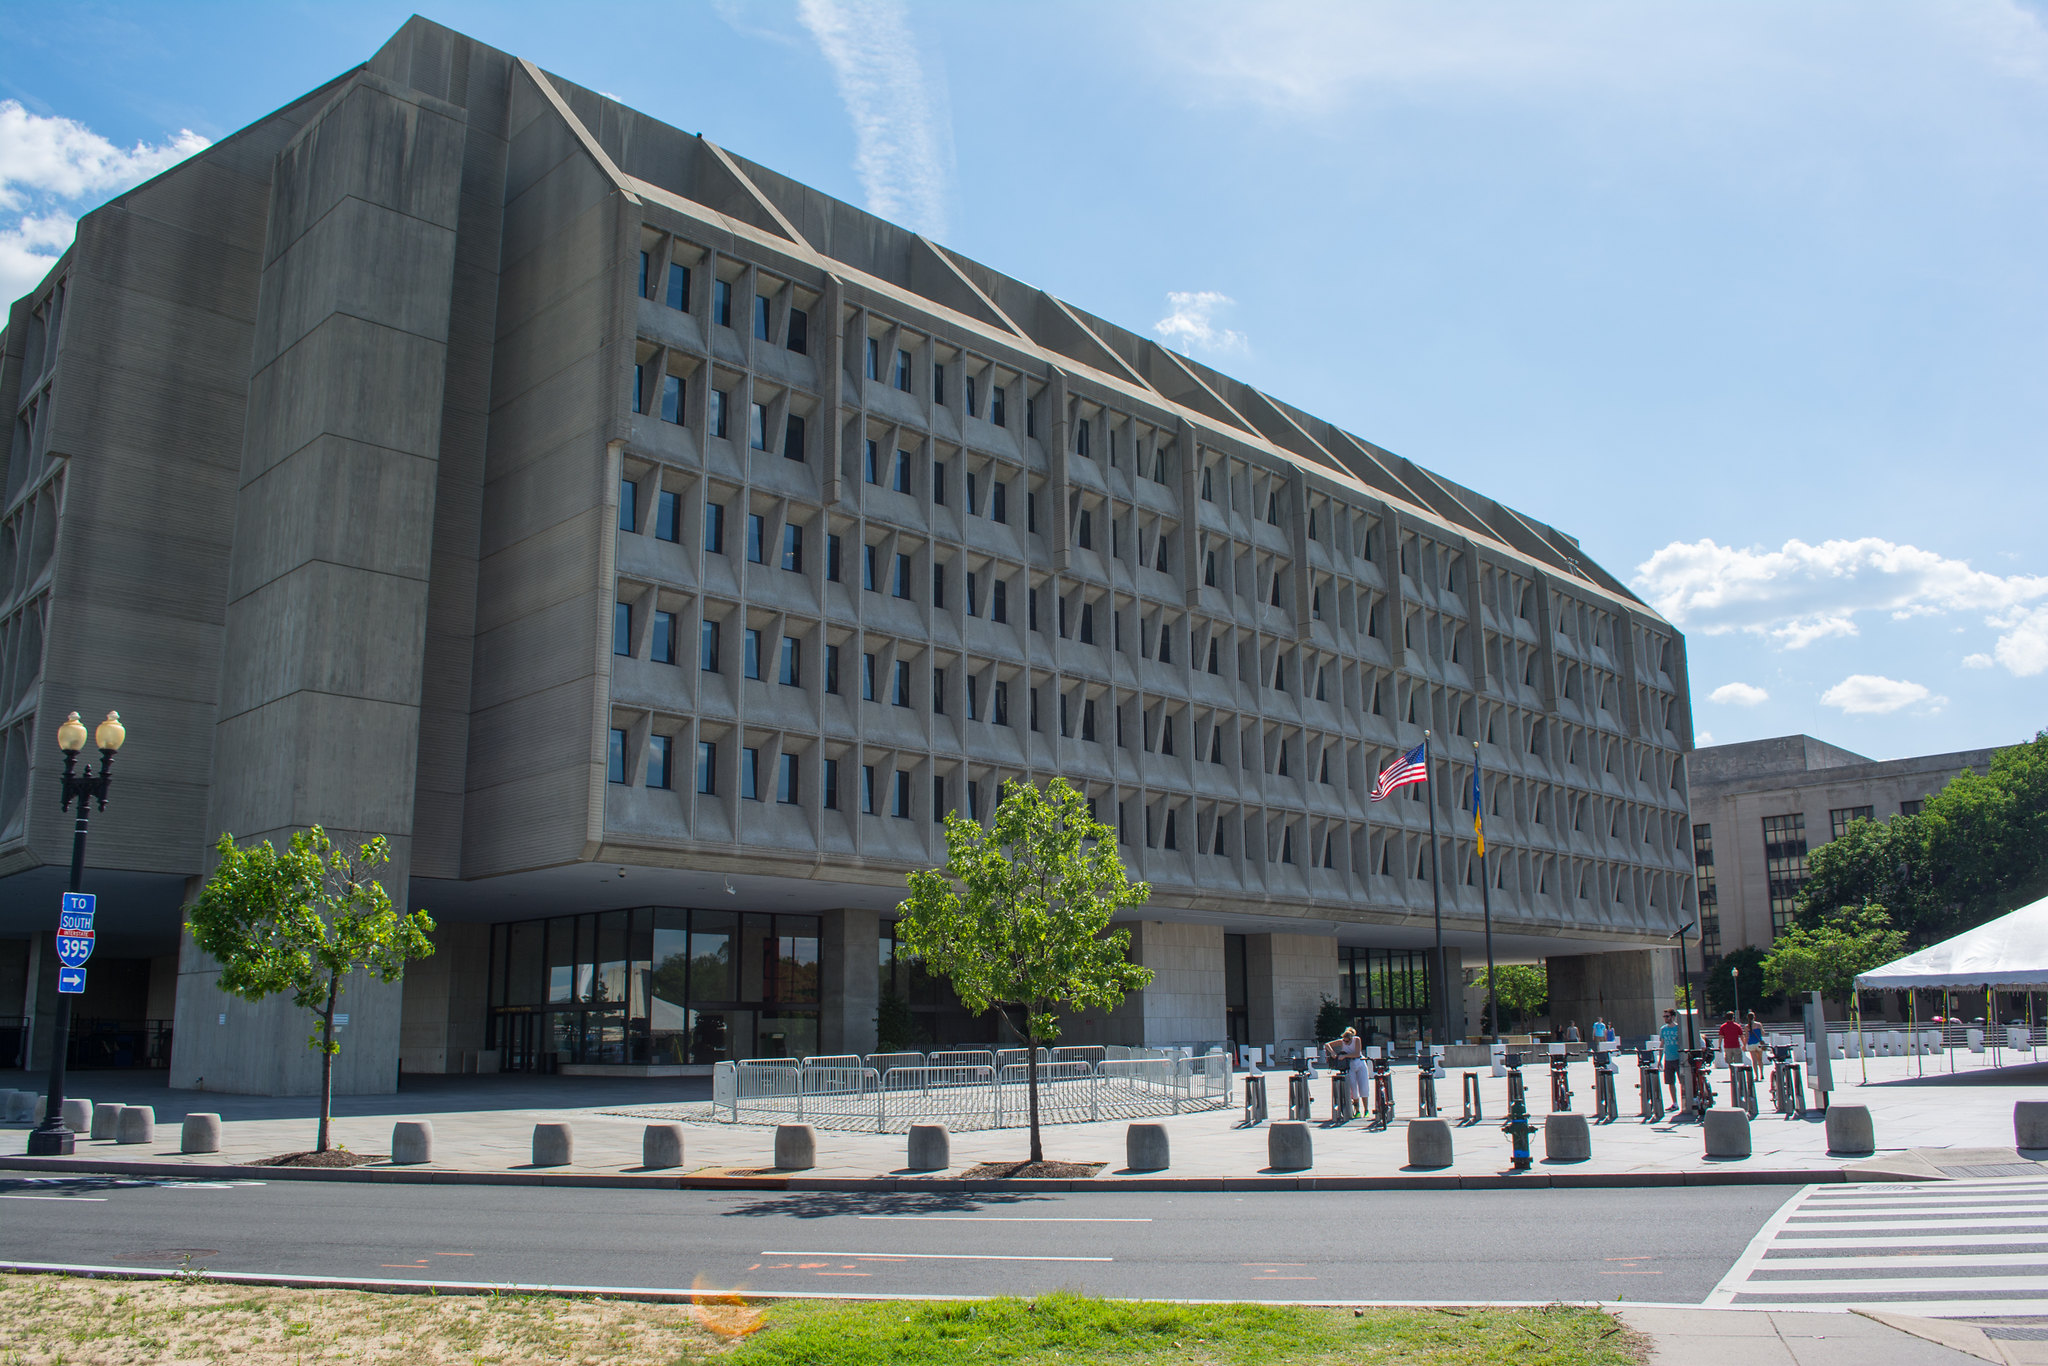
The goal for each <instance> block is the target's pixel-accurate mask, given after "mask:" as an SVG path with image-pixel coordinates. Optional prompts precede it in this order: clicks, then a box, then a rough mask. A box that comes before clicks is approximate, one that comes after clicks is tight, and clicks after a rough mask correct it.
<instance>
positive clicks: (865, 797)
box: [860, 764, 875, 816]
mask: <svg viewBox="0 0 2048 1366" xmlns="http://www.w3.org/2000/svg"><path fill="white" fill-rule="evenodd" d="M860 810H861V814H862V815H864V816H872V815H874V814H875V766H874V765H873V764H862V765H861V766H860Z"/></svg>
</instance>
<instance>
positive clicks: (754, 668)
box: [740, 626, 761, 678]
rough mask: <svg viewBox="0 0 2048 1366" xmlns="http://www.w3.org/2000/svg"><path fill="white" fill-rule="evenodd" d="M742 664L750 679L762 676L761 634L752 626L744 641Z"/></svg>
mask: <svg viewBox="0 0 2048 1366" xmlns="http://www.w3.org/2000/svg"><path fill="white" fill-rule="evenodd" d="M740 662H741V664H742V665H743V666H744V671H745V673H746V675H747V677H748V678H759V677H760V676H761V633H760V632H759V631H757V630H755V629H754V628H753V627H751V626H749V627H748V628H747V633H746V635H745V636H744V637H743V639H742V648H741V651H740Z"/></svg>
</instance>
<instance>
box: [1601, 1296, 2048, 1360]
mask: <svg viewBox="0 0 2048 1366" xmlns="http://www.w3.org/2000/svg"><path fill="white" fill-rule="evenodd" d="M1610 1307H1611V1308H1613V1310H1614V1312H1615V1313H1616V1314H1617V1315H1619V1316H1620V1318H1621V1320H1622V1322H1624V1323H1626V1324H1627V1325H1628V1326H1629V1327H1631V1328H1633V1329H1635V1330H1636V1331H1637V1332H1639V1333H1641V1334H1643V1335H1644V1336H1645V1337H1647V1338H1648V1339H1649V1340H1650V1366H1728V1363H1730V1362H1740V1363H1742V1366H1878V1364H1879V1363H1882V1366H1976V1364H1977V1363H1979V1362H1984V1361H1988V1362H1992V1363H1994V1366H2048V1341H2044V1340H2043V1339H2044V1338H2048V1330H2044V1329H2043V1328H2042V1327H2041V1326H2040V1325H2039V1324H2037V1323H2034V1322H2032V1321H2029V1322H2027V1323H2025V1324H2015V1323H2011V1322H2001V1321H1999V1320H1986V1321H1984V1322H1983V1323H1981V1324H1980V1323H1973V1322H1968V1321H1964V1320H1959V1319H1922V1318H1913V1317H1911V1316H1908V1315H1903V1314H1860V1313H1812V1314H1801V1313H1784V1312H1781V1311H1772V1310H1761V1309H1677V1308H1669V1307H1638V1306H1633V1305H1621V1306H1610Z"/></svg>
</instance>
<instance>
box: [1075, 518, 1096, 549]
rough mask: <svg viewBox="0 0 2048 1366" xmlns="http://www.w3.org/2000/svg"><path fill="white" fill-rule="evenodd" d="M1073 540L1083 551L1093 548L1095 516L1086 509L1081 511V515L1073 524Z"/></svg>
mask: <svg viewBox="0 0 2048 1366" xmlns="http://www.w3.org/2000/svg"><path fill="white" fill-rule="evenodd" d="M1074 540H1075V542H1076V543H1077V544H1078V545H1079V546H1080V547H1081V549H1083V550H1093V549H1094V548H1095V514H1094V513H1092V512H1090V511H1089V510H1088V509H1087V508H1082V509H1081V515H1080V517H1079V518H1078V519H1077V520H1076V521H1075V523H1074Z"/></svg>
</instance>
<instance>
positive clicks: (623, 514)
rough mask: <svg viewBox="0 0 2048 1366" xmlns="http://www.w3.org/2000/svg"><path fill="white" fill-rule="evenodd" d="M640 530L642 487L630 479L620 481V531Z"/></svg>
mask: <svg viewBox="0 0 2048 1366" xmlns="http://www.w3.org/2000/svg"><path fill="white" fill-rule="evenodd" d="M639 529H640V486H639V485H638V484H636V483H634V482H633V481H632V480H630V479H621V480H620V481H619V530H621V531H638V530H639Z"/></svg>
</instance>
